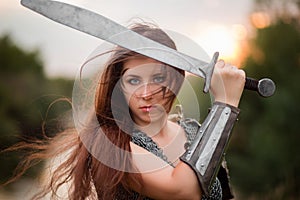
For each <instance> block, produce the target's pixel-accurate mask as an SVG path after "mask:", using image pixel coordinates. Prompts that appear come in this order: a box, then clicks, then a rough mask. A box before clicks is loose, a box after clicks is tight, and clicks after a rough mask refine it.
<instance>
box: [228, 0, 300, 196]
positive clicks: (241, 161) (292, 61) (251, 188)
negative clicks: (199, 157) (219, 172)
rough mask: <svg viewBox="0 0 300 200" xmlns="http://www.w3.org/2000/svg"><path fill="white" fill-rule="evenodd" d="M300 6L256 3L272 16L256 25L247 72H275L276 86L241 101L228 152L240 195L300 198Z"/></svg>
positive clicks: (247, 94) (256, 74)
mask: <svg viewBox="0 0 300 200" xmlns="http://www.w3.org/2000/svg"><path fill="white" fill-rule="evenodd" d="M279 5H281V6H282V10H280V12H279V9H278V6H279ZM299 6H300V4H299V1H292V0H290V1H276V0H274V1H268V0H267V1H262V0H260V1H258V4H257V8H256V9H259V10H260V11H259V12H263V13H264V16H272V17H271V18H272V19H271V20H269V23H267V24H266V23H265V24H266V26H264V27H261V26H259V27H258V26H256V28H257V29H256V36H255V38H254V39H253V40H251V41H250V43H251V47H252V48H251V51H250V55H249V57H248V58H247V59H246V60H245V64H244V66H245V70H246V71H247V75H248V76H252V77H258V78H259V77H265V76H268V77H271V78H272V79H273V80H274V81H275V83H276V86H277V90H276V93H275V95H274V96H272V97H270V98H269V99H263V98H259V97H257V95H256V94H253V93H250V92H245V93H244V96H243V99H242V101H241V105H240V107H241V108H242V113H241V118H240V122H239V125H238V126H237V129H235V132H236V133H235V134H234V135H233V140H232V145H231V148H230V150H229V151H230V153H229V157H228V159H229V162H230V166H231V169H232V171H231V175H232V181H233V183H234V185H235V187H236V188H237V190H238V191H240V192H241V193H242V194H243V195H242V198H241V199H247V198H246V197H250V198H251V199H299V197H300V190H299V186H300V173H299V169H300V156H299V141H300V135H299V124H298V123H299V113H300V106H299V102H300V93H299V91H300V84H299V83H298V81H299V77H300V26H299V25H300V24H299V16H300V15H299V10H300V7H299ZM265 8H268V9H267V10H264V9H265ZM272 8H274V10H272ZM275 8H276V9H275ZM291 8H293V10H294V11H293V12H290V9H291ZM288 11H289V12H288ZM255 13H257V11H255ZM256 20H259V19H257V18H256ZM256 22H257V21H256ZM253 24H254V25H255V24H259V25H262V24H264V23H255V22H254V23H253ZM250 198H249V199H250Z"/></svg>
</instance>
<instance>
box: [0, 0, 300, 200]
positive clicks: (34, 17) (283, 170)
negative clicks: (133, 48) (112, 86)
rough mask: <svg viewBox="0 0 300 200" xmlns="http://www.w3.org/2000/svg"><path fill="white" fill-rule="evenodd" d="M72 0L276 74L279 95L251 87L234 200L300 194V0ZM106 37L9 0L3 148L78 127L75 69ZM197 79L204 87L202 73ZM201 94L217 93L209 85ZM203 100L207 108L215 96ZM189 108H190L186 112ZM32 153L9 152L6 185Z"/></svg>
mask: <svg viewBox="0 0 300 200" xmlns="http://www.w3.org/2000/svg"><path fill="white" fill-rule="evenodd" d="M65 2H67V3H70V4H75V5H78V6H80V7H85V8H87V9H89V10H93V11H95V12H98V13H100V14H103V15H104V16H106V17H109V18H111V19H113V20H115V21H117V22H119V23H121V24H124V25H128V24H129V23H130V21H131V20H132V18H142V19H144V20H145V21H151V22H154V23H156V24H158V25H159V26H160V27H162V28H164V29H168V30H172V31H176V32H179V33H182V34H184V35H186V36H188V37H189V38H191V39H192V40H193V41H195V42H196V43H197V44H199V45H200V46H201V47H202V48H203V49H205V51H206V52H207V54H208V55H212V54H213V52H214V51H219V52H220V54H221V58H224V59H226V60H227V61H229V62H231V63H233V64H235V65H237V66H238V67H241V68H243V69H244V70H245V71H246V73H247V76H250V77H257V78H263V77H270V78H272V79H273V80H274V82H275V83H276V86H277V88H276V89H277V90H276V93H275V95H274V96H272V97H270V98H262V97H259V96H258V94H256V93H254V92H249V91H245V92H244V94H243V97H242V100H241V103H240V108H241V110H242V111H241V114H240V117H239V121H238V123H237V125H236V127H235V129H234V132H233V137H232V140H231V143H230V146H229V150H228V153H227V160H228V165H229V167H230V175H231V182H232V186H233V190H234V194H235V199H249V200H253V199H275V200H276V199H288V200H289V199H290V200H292V199H300V173H299V170H300V154H299V152H300V151H299V146H300V145H299V142H300V133H299V132H300V131H299V128H300V126H299V124H298V123H299V122H300V120H299V119H300V117H299V113H300V106H299V105H298V103H299V102H300V84H299V83H298V82H297V81H298V80H300V1H299V0H284V1H282V0H243V1H240V0H232V1H230V2H228V1H225V0H211V1H210V0H198V1H196V0H189V1H184V0H179V1H176V2H175V1H172V0H164V1H159V0H152V1H149V2H144V1H138V0H124V1H117V0H112V1H109V2H108V1H102V0H101V1H92V0H86V1H83V0H72V1H71V0H69V1H65ZM100 43H101V41H99V40H98V39H96V38H93V37H90V36H88V35H85V34H83V33H79V32H77V31H74V30H71V29H69V28H67V27H64V26H62V25H59V24H56V23H55V22H52V21H50V20H48V19H46V18H44V17H41V16H40V15H38V14H36V13H33V12H32V11H30V10H28V9H26V8H23V7H22V6H20V5H19V1H15V0H1V2H0V120H1V121H0V122H1V127H0V150H1V151H2V150H4V149H5V148H7V147H9V146H11V145H13V144H15V143H16V142H20V141H22V140H23V139H24V138H42V136H43V134H46V135H47V136H49V137H52V136H54V135H55V134H56V133H57V132H59V131H61V130H63V129H64V128H66V124H67V125H68V126H72V120H70V116H71V104H70V102H69V99H71V97H72V87H73V82H74V78H75V75H76V73H77V71H78V69H79V67H80V66H81V65H82V63H83V62H84V61H85V59H86V58H87V56H88V55H89V54H90V53H91V52H92V51H93V50H94V49H95V48H96V47H97V46H98V45H99V44H100ZM189 78H190V80H191V83H192V84H193V86H194V87H195V88H197V89H198V88H199V84H201V80H199V78H195V77H189ZM200 91H202V88H201V90H200ZM198 98H199V99H201V101H203V99H209V97H208V95H204V94H202V93H201V92H199V96H198ZM186 99H188V98H186ZM208 101H209V100H208ZM297 102H298V103H297ZM200 106H201V108H200V110H201V111H205V112H207V108H208V106H209V103H204V104H201V105H200ZM190 110H193V108H192V107H188V106H187V107H186V108H185V111H186V112H187V113H186V114H187V115H188V113H189V111H190ZM25 154H26V150H24V151H14V152H2V153H1V154H0V181H1V184H2V183H4V182H5V181H7V180H8V179H9V177H11V176H13V173H14V169H15V168H16V166H17V164H18V163H19V162H20V160H22V157H23V156H24V155H25ZM42 171H43V163H39V164H38V165H36V167H34V168H31V169H30V170H29V171H28V172H27V173H26V174H25V175H24V176H23V177H22V178H21V179H19V180H18V181H16V182H14V183H12V184H9V185H8V186H5V187H2V186H1V187H0V199H24V195H25V194H26V193H27V192H28V190H33V191H34V184H35V182H34V180H35V178H36V177H38V176H39V174H41V173H42Z"/></svg>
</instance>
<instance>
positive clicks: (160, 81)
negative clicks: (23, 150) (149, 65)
mask: <svg viewBox="0 0 300 200" xmlns="http://www.w3.org/2000/svg"><path fill="white" fill-rule="evenodd" d="M165 80H166V77H165V76H156V77H154V79H153V82H154V83H162V82H164V81H165Z"/></svg>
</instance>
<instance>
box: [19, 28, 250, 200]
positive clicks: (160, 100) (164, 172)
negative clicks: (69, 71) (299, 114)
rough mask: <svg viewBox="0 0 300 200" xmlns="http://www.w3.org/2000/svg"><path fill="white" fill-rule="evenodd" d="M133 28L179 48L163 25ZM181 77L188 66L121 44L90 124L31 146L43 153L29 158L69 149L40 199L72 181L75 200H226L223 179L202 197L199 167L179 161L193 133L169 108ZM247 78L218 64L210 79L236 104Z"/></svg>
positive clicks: (218, 96)
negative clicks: (176, 65) (171, 115)
mask: <svg viewBox="0 0 300 200" xmlns="http://www.w3.org/2000/svg"><path fill="white" fill-rule="evenodd" d="M131 29H132V30H133V31H135V32H137V33H139V34H142V35H144V36H145V37H148V38H150V39H152V40H155V41H157V42H159V43H162V44H164V45H166V46H168V47H170V48H173V49H176V47H175V44H174V42H173V41H172V40H171V39H170V38H169V37H168V35H166V34H165V33H164V32H163V31H162V30H161V29H159V28H157V27H153V26H149V25H145V24H136V25H135V26H133V27H132V28H131ZM183 80H184V71H182V70H178V69H175V68H173V67H170V66H167V65H165V64H163V63H160V62H158V61H156V60H153V59H150V58H147V57H144V56H142V55H139V54H137V53H134V52H131V51H128V50H126V49H122V48H120V47H118V48H116V50H115V51H114V52H113V53H112V56H111V58H110V59H109V61H108V63H107V65H106V67H105V70H104V72H103V73H102V76H101V77H100V80H99V84H98V88H97V91H96V96H95V110H94V112H93V114H92V115H91V118H89V120H88V123H84V125H82V126H81V127H80V128H77V131H75V130H69V131H66V132H65V133H62V134H59V135H58V136H56V137H55V138H54V139H51V141H50V143H47V144H45V145H41V144H40V143H39V144H38V143H37V144H36V145H32V144H31V147H33V148H35V147H38V148H39V149H42V153H40V152H39V153H38V154H32V155H31V156H29V157H28V160H27V161H29V162H30V161H33V160H34V159H36V158H49V157H51V156H56V155H57V154H59V153H64V152H66V151H69V152H70V154H69V156H68V158H67V159H66V160H65V161H64V162H63V163H61V164H60V166H58V167H57V169H56V170H55V171H54V172H53V174H52V176H51V181H50V183H49V185H48V186H47V187H46V188H45V189H44V190H43V191H42V192H40V193H39V194H37V195H36V196H35V197H36V198H41V197H43V196H45V195H46V194H47V193H49V192H51V193H52V195H54V196H55V194H56V192H57V191H58V189H59V187H60V186H61V185H62V184H64V183H66V182H68V183H69V184H70V186H71V187H70V190H69V198H70V199H86V198H88V197H89V198H95V199H105V200H106V199H201V198H202V199H221V198H222V188H221V185H220V182H219V180H218V179H216V181H214V184H213V189H212V192H211V194H210V195H209V196H204V195H203V191H202V189H201V187H200V185H199V181H198V179H197V176H196V175H195V172H194V171H193V170H192V169H191V167H190V166H189V165H188V164H186V163H185V162H183V161H181V160H180V159H179V157H180V155H182V154H183V153H184V152H185V145H186V144H187V143H188V142H191V140H192V139H193V137H191V134H192V133H190V132H189V131H188V130H187V129H185V125H187V122H185V121H184V120H181V121H180V122H178V123H174V122H171V121H169V120H168V113H169V112H170V110H171V106H172V104H173V102H174V100H175V98H176V95H177V93H178V91H179V89H180V87H181V84H182V82H183ZM244 80H245V74H244V72H243V71H242V70H238V69H236V68H235V67H232V66H230V65H226V64H225V63H224V61H218V63H217V64H216V66H215V72H214V74H213V78H212V83H211V92H212V94H213V96H214V98H215V101H218V102H223V103H225V104H229V105H231V106H233V107H238V104H239V100H240V97H241V94H242V91H243V86H244ZM194 124H196V123H194ZM197 128H198V127H197ZM76 132H78V133H79V136H78V134H76ZM193 134H195V133H193ZM25 146H26V145H23V146H21V147H25ZM53 149H55V151H53ZM35 155H36V156H35ZM25 167H26V166H25Z"/></svg>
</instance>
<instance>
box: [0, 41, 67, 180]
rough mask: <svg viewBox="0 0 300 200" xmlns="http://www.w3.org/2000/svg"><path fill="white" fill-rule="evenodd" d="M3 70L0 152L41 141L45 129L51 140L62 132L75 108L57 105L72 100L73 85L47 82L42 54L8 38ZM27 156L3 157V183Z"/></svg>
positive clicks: (0, 49)
mask: <svg viewBox="0 0 300 200" xmlns="http://www.w3.org/2000/svg"><path fill="white" fill-rule="evenodd" d="M0 66H1V68H0V69H1V71H0V96H1V98H0V121H1V128H0V150H3V149H5V148H7V147H9V146H11V145H13V144H15V143H16V142H18V141H21V140H22V138H41V136H42V135H43V128H45V130H46V133H47V134H48V136H49V135H53V134H55V133H56V132H57V131H59V129H60V128H61V126H60V125H59V124H58V123H57V122H58V120H60V119H61V118H60V114H61V113H64V111H68V110H70V108H71V106H70V104H69V103H67V102H66V101H64V102H58V103H54V102H56V101H57V99H59V98H62V97H68V98H70V97H71V92H72V86H73V85H72V84H73V81H71V80H64V79H50V80H49V79H47V78H46V76H45V74H44V69H43V63H42V61H41V59H40V55H39V52H38V51H33V52H28V51H25V50H23V49H21V48H20V47H18V46H17V45H16V44H14V42H13V41H12V40H11V38H10V37H9V36H7V35H6V36H3V37H0ZM52 104H53V105H52ZM51 105H52V106H51ZM44 123H45V124H46V126H45V127H43V124H44ZM24 153H25V152H11V153H1V154H0V182H1V183H3V182H5V181H7V180H8V178H9V177H11V176H12V174H13V171H14V169H15V168H16V166H17V164H18V162H19V161H20V159H22V156H24ZM38 169H39V168H35V169H34V170H31V171H30V172H29V174H28V176H32V175H33V174H36V173H37V172H38Z"/></svg>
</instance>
